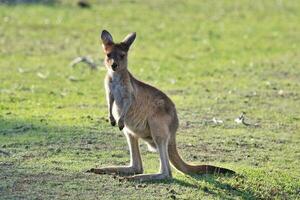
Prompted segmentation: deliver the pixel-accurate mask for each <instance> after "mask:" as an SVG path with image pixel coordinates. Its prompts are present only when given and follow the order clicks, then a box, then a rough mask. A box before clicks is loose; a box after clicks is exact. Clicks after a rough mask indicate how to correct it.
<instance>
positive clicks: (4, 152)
mask: <svg viewBox="0 0 300 200" xmlns="http://www.w3.org/2000/svg"><path fill="white" fill-rule="evenodd" d="M0 153H2V154H4V155H5V156H10V153H9V152H6V151H3V150H1V149H0Z"/></svg>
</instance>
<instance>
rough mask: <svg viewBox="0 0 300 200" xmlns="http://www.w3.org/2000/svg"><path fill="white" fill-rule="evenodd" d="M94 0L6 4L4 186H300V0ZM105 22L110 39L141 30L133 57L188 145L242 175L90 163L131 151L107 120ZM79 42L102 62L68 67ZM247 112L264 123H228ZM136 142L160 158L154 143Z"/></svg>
mask: <svg viewBox="0 0 300 200" xmlns="http://www.w3.org/2000/svg"><path fill="white" fill-rule="evenodd" d="M90 2H91V5H92V7H91V8H90V9H82V8H79V7H78V6H76V4H75V3H74V1H58V2H56V3H54V4H18V5H7V4H2V5H1V4H0V83H1V84H0V199H55V198H57V199H93V198H95V199H297V198H298V199H300V198H299V195H300V167H299V166H300V131H299V126H300V26H299V22H300V3H299V1H298V0H287V1H281V0H276V1H275V0H266V1H250V0H241V1H240V0H232V1H230V0H222V1H221V0H212V1H211V0H203V1H198V0H186V1H180V0H174V1H159V0H151V1H146V0H144V1H137V0H126V1H121V0H116V1H112V2H111V1H108V0H102V1H100V0H99V1H90ZM104 28H105V29H107V30H109V31H110V32H111V33H112V34H113V35H114V37H115V40H117V41H120V40H121V39H123V37H124V36H125V35H126V34H128V33H129V32H133V31H136V32H137V40H136V41H135V43H134V45H133V48H132V49H131V53H130V57H129V68H130V71H131V72H132V73H133V74H135V76H136V77H137V78H139V79H141V80H144V81H146V82H148V83H150V84H152V85H154V86H156V87H158V88H160V89H161V90H163V91H164V92H166V93H167V94H168V95H169V96H170V97H171V98H172V100H173V101H174V102H175V104H176V106H177V110H178V114H179V119H180V129H179V131H178V133H177V138H178V139H177V140H178V148H179V151H180V153H181V155H182V157H184V159H185V160H187V161H189V162H191V163H209V164H215V165H219V166H223V167H228V168H231V169H233V170H235V171H236V172H237V173H238V175H236V176H231V177H230V176H209V175H206V176H192V177H191V176H186V175H183V174H181V173H179V172H177V171H176V170H173V172H174V179H173V180H169V181H159V182H146V183H137V182H126V181H120V180H119V178H118V177H113V176H108V175H93V174H86V173H84V171H85V170H87V169H89V168H92V167H96V166H105V165H112V164H114V165H123V164H126V163H128V161H129V155H128V153H129V152H128V148H127V144H126V141H125V138H124V136H123V134H122V133H121V132H120V131H119V130H118V129H117V128H113V127H111V126H110V125H109V124H108V123H107V122H106V116H107V112H106V102H105V98H104V87H103V78H104V75H105V70H104V68H103V65H102V59H103V53H102V50H101V46H100V41H99V34H100V31H101V30H102V29H104ZM81 55H90V56H91V57H92V58H94V59H95V60H96V62H97V63H99V64H100V68H99V70H97V71H90V70H89V69H88V68H87V67H86V66H85V65H84V64H79V65H77V66H76V68H71V67H70V66H69V64H70V62H71V61H72V60H73V59H74V58H76V57H77V56H81ZM242 112H246V120H247V122H250V123H253V124H254V123H257V124H258V126H245V125H243V124H237V123H235V121H234V119H235V118H237V117H238V116H239V115H240V113H242ZM213 118H216V119H218V120H222V121H223V123H220V124H215V123H213V122H212V119H213ZM141 148H142V153H143V161H144V166H145V171H146V172H147V173H149V172H156V171H157V170H158V167H159V162H158V156H157V154H155V153H150V152H147V148H146V146H145V145H144V144H143V143H142V142H141Z"/></svg>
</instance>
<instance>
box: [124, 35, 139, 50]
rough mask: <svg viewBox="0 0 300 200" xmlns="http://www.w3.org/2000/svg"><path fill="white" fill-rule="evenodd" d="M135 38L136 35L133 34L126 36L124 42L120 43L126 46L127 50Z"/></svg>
mask: <svg viewBox="0 0 300 200" xmlns="http://www.w3.org/2000/svg"><path fill="white" fill-rule="evenodd" d="M135 37H136V33H135V32H133V33H130V34H128V35H127V36H126V37H125V38H124V40H123V41H122V43H123V44H125V45H126V48H127V50H128V49H129V47H130V46H131V44H132V43H133V41H134V40H135Z"/></svg>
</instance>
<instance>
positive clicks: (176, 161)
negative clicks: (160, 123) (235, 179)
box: [168, 136, 235, 174]
mask: <svg viewBox="0 0 300 200" xmlns="http://www.w3.org/2000/svg"><path fill="white" fill-rule="evenodd" d="M168 153H169V158H170V161H171V163H172V165H173V166H174V167H175V168H176V169H178V170H179V171H181V172H183V173H185V174H215V173H217V174H235V172H234V171H232V170H230V169H226V168H222V167H216V166H212V165H189V164H187V163H186V162H184V160H182V158H181V157H180V155H179V153H178V151H177V147H176V141H175V136H173V137H171V138H170V142H169V145H168Z"/></svg>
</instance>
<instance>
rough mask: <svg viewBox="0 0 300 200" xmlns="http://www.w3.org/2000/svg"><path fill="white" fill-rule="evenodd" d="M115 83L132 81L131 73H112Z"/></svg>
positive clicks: (123, 71) (122, 71) (126, 71)
mask: <svg viewBox="0 0 300 200" xmlns="http://www.w3.org/2000/svg"><path fill="white" fill-rule="evenodd" d="M110 76H111V79H112V81H113V82H124V81H125V82H126V81H129V80H130V73H129V71H128V70H127V69H122V70H120V71H115V72H112V73H110Z"/></svg>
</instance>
